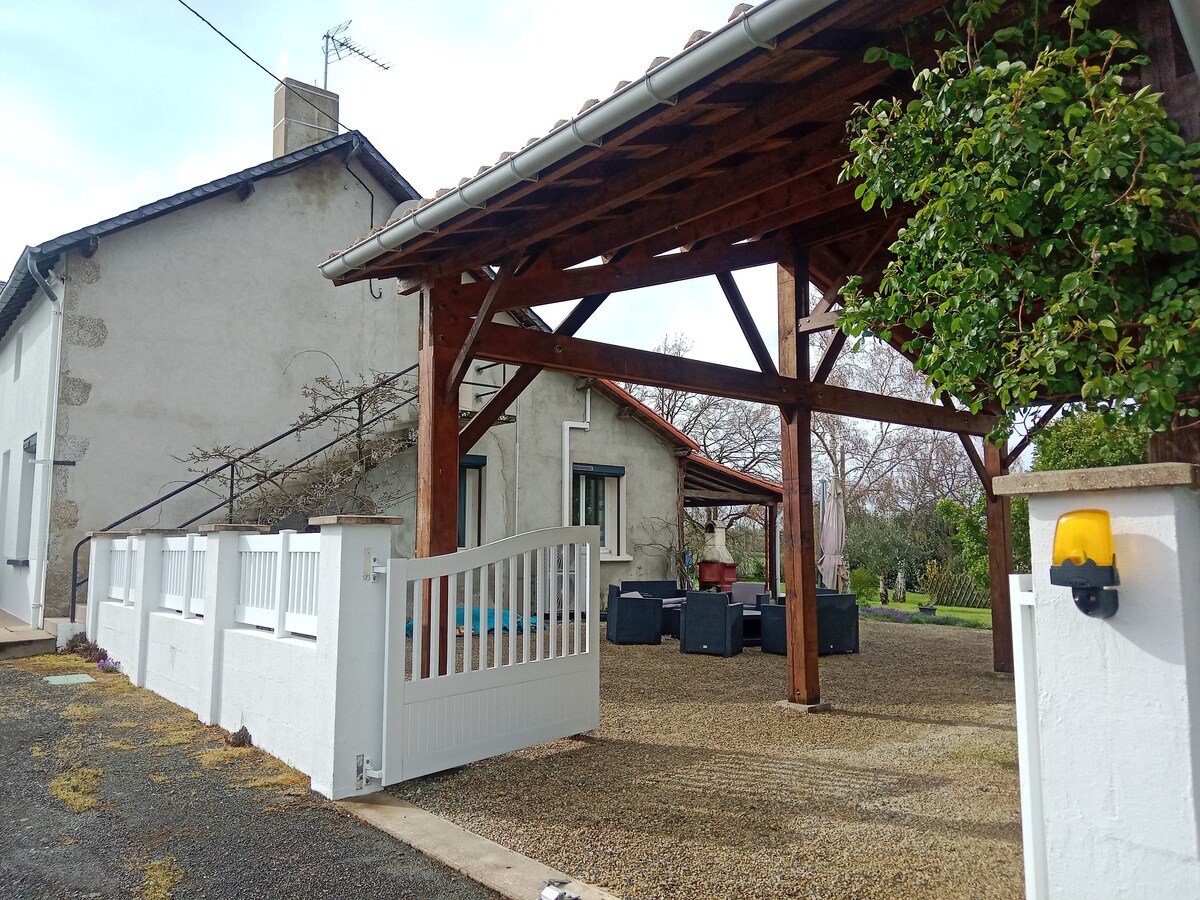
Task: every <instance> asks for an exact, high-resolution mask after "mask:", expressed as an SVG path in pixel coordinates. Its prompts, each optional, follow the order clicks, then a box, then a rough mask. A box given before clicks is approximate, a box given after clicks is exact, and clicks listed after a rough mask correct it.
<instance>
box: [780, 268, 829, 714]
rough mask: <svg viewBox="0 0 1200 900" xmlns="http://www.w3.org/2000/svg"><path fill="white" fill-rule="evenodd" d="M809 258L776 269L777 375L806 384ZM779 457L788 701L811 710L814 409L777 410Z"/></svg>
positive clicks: (816, 697)
mask: <svg viewBox="0 0 1200 900" xmlns="http://www.w3.org/2000/svg"><path fill="white" fill-rule="evenodd" d="M808 283H809V282H808V253H807V250H806V249H805V248H804V247H803V246H794V247H793V248H792V252H791V253H789V254H788V256H787V257H785V258H784V259H783V261H781V262H780V264H779V269H778V273H777V277H776V287H777V294H778V296H777V301H778V310H779V371H780V374H781V375H784V376H790V377H791V378H793V379H795V380H796V381H797V382H799V381H801V380H804V381H807V379H808V372H809V368H808V367H809V360H808V338H806V337H803V336H800V335H798V334H797V333H796V322H797V320H798V319H799V318H800V317H801V316H805V315H807V314H808V309H809V294H808ZM780 456H781V458H782V464H783V465H782V468H783V503H782V506H783V539H782V545H783V567H784V581H785V583H786V585H787V611H786V613H785V616H784V621H785V623H786V629H787V661H788V685H787V699H788V700H789V701H790V702H792V703H801V704H804V705H807V706H813V705H815V704H818V703H820V702H821V674H820V667H819V665H818V661H817V596H816V594H817V568H816V567H817V550H816V543H817V542H816V535H815V534H814V528H813V495H812V409H811V408H810V407H808V406H802V405H798V404H797V405H790V404H789V405H786V406H783V407H781V409H780Z"/></svg>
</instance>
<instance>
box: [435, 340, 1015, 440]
mask: <svg viewBox="0 0 1200 900" xmlns="http://www.w3.org/2000/svg"><path fill="white" fill-rule="evenodd" d="M464 331H465V328H463V327H462V326H461V325H460V326H459V334H461V333H463V332H464ZM455 336H456V335H455V334H454V333H453V332H449V333H447V335H446V338H445V339H446V341H447V343H450V344H454V339H455ZM454 345H455V346H457V344H454ZM476 356H478V357H480V358H481V359H488V360H491V361H493V362H505V363H516V364H524V363H536V364H537V365H540V366H542V367H544V368H547V369H551V370H553V371H557V372H569V373H571V374H574V375H584V376H590V377H594V378H609V379H613V380H615V381H630V382H633V383H635V384H646V385H651V386H654V387H666V388H672V389H676V390H683V391H694V392H696V393H699V394H708V395H712V396H718V397H732V398H735V399H739V400H748V401H750V402H751V403H766V404H770V405H772V406H780V405H785V404H791V403H803V404H805V405H808V406H811V407H812V408H813V410H815V411H817V412H825V413H832V414H834V415H841V416H850V417H852V418H858V419H870V420H873V421H879V422H895V423H897V424H900V425H911V426H913V427H915V428H930V429H933V430H935V431H950V432H958V431H965V432H967V433H968V434H979V435H983V434H987V433H988V432H990V431H991V430H992V428H993V427H994V426H995V417H994V416H991V415H988V414H986V413H969V412H960V411H952V410H948V409H942V408H940V407H937V406H934V405H933V404H931V403H920V402H918V401H915V400H906V399H904V398H901V397H885V396H881V395H879V394H871V393H867V392H865V391H854V390H850V389H848V388H842V387H834V386H832V385H827V384H809V383H807V382H805V381H801V380H799V379H796V378H789V377H786V376H783V375H781V374H780V375H769V374H763V373H762V372H755V371H752V370H750V369H739V368H735V367H733V366H723V365H719V364H717V363H709V362H701V361H699V360H694V359H682V358H680V357H677V356H668V355H667V354H664V353H653V352H651V351H648V350H634V349H631V348H629V347H617V346H614V345H612V344H603V343H598V342H596V341H587V340H583V339H581V338H573V337H565V336H562V335H556V334H546V333H545V332H540V331H533V330H531V329H528V328H518V327H516V326H512V325H500V324H497V323H495V322H493V323H492V324H491V325H490V326H489V327H488V328H486V329H484V331H483V334H482V335H481V336H480V339H479V344H478V346H477V351H476Z"/></svg>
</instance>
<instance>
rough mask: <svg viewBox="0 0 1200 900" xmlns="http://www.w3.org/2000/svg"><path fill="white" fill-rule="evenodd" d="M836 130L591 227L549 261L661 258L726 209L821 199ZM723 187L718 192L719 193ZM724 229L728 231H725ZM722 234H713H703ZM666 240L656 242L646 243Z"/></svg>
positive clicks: (829, 179)
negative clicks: (621, 253)
mask: <svg viewBox="0 0 1200 900" xmlns="http://www.w3.org/2000/svg"><path fill="white" fill-rule="evenodd" d="M842 133H843V132H842V129H840V128H833V127H826V128H823V129H821V130H820V131H819V132H817V134H816V135H815V136H814V139H813V142H812V144H808V143H804V144H801V145H800V146H799V147H798V148H796V149H794V150H792V152H791V153H789V154H787V155H786V156H779V155H774V156H766V155H764V156H760V157H757V158H755V159H753V160H752V161H751V162H748V163H746V164H745V165H744V166H742V167H741V168H740V169H738V170H736V171H735V172H731V173H729V174H728V175H727V176H726V177H724V178H723V179H722V184H721V185H719V186H714V185H713V184H710V183H709V182H701V183H700V184H697V185H695V186H693V187H691V188H689V189H687V190H685V191H681V192H680V193H679V194H677V195H675V196H673V197H671V198H669V199H667V200H664V201H661V202H659V203H644V204H641V205H640V208H638V210H637V211H636V213H634V212H630V213H628V214H627V215H625V216H622V217H621V219H620V220H618V221H616V222H613V223H610V224H608V225H595V226H593V227H592V228H590V229H588V230H586V231H583V232H581V233H580V234H578V235H576V236H574V237H572V238H571V239H569V240H566V241H560V242H559V243H558V244H557V245H556V246H554V247H553V248H552V249H551V250H550V252H549V256H550V258H551V259H552V260H554V262H555V264H556V265H559V266H563V267H566V266H572V265H576V264H577V263H580V262H582V261H584V260H587V259H592V258H593V257H596V256H602V255H604V254H605V253H611V252H613V251H614V250H617V249H619V248H621V247H626V246H631V245H635V244H641V243H643V242H646V249H647V252H649V253H650V254H654V253H661V252H664V251H666V250H671V249H674V248H675V247H679V246H681V245H683V244H686V243H690V242H691V241H693V240H698V238H699V237H704V236H707V235H705V234H702V233H701V234H699V235H698V236H697V237H692V238H690V239H688V238H681V239H680V240H675V239H674V236H675V235H677V234H681V228H682V232H686V233H687V234H694V233H695V232H694V231H693V230H692V229H689V228H687V227H686V226H688V225H690V224H691V223H693V222H695V221H697V220H707V219H712V218H713V217H717V216H720V215H721V213H722V211H725V210H732V212H731V215H733V216H734V217H736V216H739V215H743V214H746V213H747V212H753V213H754V215H755V217H756V218H761V217H762V216H763V215H764V214H765V213H764V212H762V210H763V209H767V210H770V211H772V212H773V211H775V210H776V209H779V208H781V206H792V205H795V204H796V203H798V202H800V201H801V200H803V199H807V198H808V197H809V196H811V195H813V194H823V193H826V192H828V191H830V190H832V189H833V188H834V187H836V185H837V179H838V173H839V171H840V170H841V166H840V163H838V162H835V163H830V162H829V150H828V147H827V146H826V144H825V143H824V142H825V141H833V140H840V139H841V136H842ZM722 188H723V189H722ZM726 227H728V226H726ZM720 230H723V229H721V228H717V229H714V230H713V231H710V232H709V233H715V232H716V231H720ZM663 234H665V235H667V237H666V238H664V239H663V240H659V241H654V240H650V239H653V238H655V237H657V236H658V235H663Z"/></svg>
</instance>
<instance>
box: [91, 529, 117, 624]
mask: <svg viewBox="0 0 1200 900" xmlns="http://www.w3.org/2000/svg"><path fill="white" fill-rule="evenodd" d="M91 538H92V546H91V547H90V548H89V552H88V589H87V601H86V602H87V628H86V631H87V636H88V640H89V641H94V640H96V632H97V630H98V628H99V622H100V604H101V603H103V602H104V601H105V600H107V599H108V582H109V579H110V578H111V577H112V542H113V538H112V537H111V536H110V535H107V534H105V533H104V532H102V531H95V532H92V535H91Z"/></svg>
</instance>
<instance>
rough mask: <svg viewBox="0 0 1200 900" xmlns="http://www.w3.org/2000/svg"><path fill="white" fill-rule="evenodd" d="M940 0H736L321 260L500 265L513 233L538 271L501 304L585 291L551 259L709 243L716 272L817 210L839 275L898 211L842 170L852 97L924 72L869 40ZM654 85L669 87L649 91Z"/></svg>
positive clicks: (527, 264)
mask: <svg viewBox="0 0 1200 900" xmlns="http://www.w3.org/2000/svg"><path fill="white" fill-rule="evenodd" d="M940 5H941V3H940V2H939V0H882V2H873V3H863V2H829V0H765V2H763V3H761V4H759V5H758V6H757V7H755V8H753V9H750V8H749V7H746V6H741V7H738V9H737V10H735V15H734V16H733V17H732V18H731V21H730V22H729V23H728V24H727V25H726V26H725V27H724V28H722V29H720V30H719V31H717V32H714V33H712V34H709V35H704V33H703V32H698V33H697V34H696V35H693V39H692V40H691V41H689V43H688V46H687V47H686V48H685V49H684V50H683V51H682V52H681V53H680V54H678V55H677V56H676V57H674V58H673V59H670V60H662V61H656V63H657V65H654V66H652V68H651V69H650V70H649V71H648V73H647V74H646V75H645V76H644V77H643V78H641V79H639V80H638V81H636V82H633V83H630V84H623V85H621V86H618V90H617V91H616V92H615V93H614V94H613V95H612V96H610V97H609V98H607V99H606V100H605V101H603V102H599V103H598V102H596V101H588V103H587V104H585V106H584V109H583V110H582V111H581V113H580V114H579V115H578V116H577V117H576V118H574V119H572V120H569V121H564V122H562V123H560V124H559V125H558V126H557V127H556V129H555V130H554V131H552V132H551V133H550V134H548V135H546V136H545V137H543V138H540V139H538V140H536V141H533V142H531V143H530V145H528V146H527V147H526V148H524V149H523V150H522V151H520V152H518V153H516V154H511V155H510V154H505V155H504V156H502V157H501V159H500V161H499V162H497V163H496V164H495V165H493V166H491V167H490V168H486V169H483V170H481V171H480V173H479V174H478V175H476V176H475V177H474V178H472V179H464V181H463V182H462V183H461V184H460V185H459V187H457V188H455V189H453V190H450V191H446V192H440V193H439V196H438V197H437V198H435V199H432V200H425V201H422V204H421V205H420V206H419V207H417V208H415V209H412V210H409V211H408V212H407V213H406V214H405V215H404V216H403V217H402V218H401V219H399V220H398V221H396V222H394V223H390V224H389V225H387V226H385V227H384V228H383V229H381V230H380V231H379V232H378V233H376V234H375V235H373V236H372V237H371V238H369V239H366V240H364V241H360V242H359V243H358V244H356V245H355V246H354V247H352V248H350V249H349V250H347V251H346V252H344V253H343V254H340V255H338V256H335V257H334V258H332V259H331V260H329V261H328V262H327V263H326V264H324V265H323V266H322V270H323V271H324V273H325V274H326V275H327V276H329V277H333V278H335V279H337V280H338V281H343V282H344V281H355V280H360V279H362V278H368V277H376V278H378V277H389V276H396V277H398V278H399V279H400V280H401V283H402V287H403V286H405V285H407V286H416V285H418V284H420V283H423V282H427V281H429V280H430V279H434V278H438V277H445V276H452V275H454V274H457V273H459V272H462V271H465V270H467V269H470V268H474V267H478V266H482V265H496V264H500V263H501V262H502V261H504V260H505V259H506V258H508V257H509V255H510V253H511V251H512V250H513V249H514V248H518V249H519V250H520V253H521V257H522V262H521V263H520V266H521V267H523V271H524V273H525V274H524V275H523V276H522V277H521V278H517V279H515V280H514V282H513V288H517V286H518V285H520V284H521V283H522V282H523V281H524V280H525V279H529V281H530V283H529V285H528V287H529V290H512V291H511V292H510V293H509V295H508V299H507V300H506V301H505V304H508V303H512V304H517V303H521V304H530V303H536V302H550V299H549V298H550V297H551V296H554V297H555V299H560V300H561V299H568V297H567V296H560V295H562V294H563V293H564V292H566V293H568V294H569V296H570V297H576V296H581V294H579V293H570V291H572V290H577V289H578V288H577V284H578V283H579V282H581V279H579V278H576V279H574V280H573V281H574V283H573V284H572V285H571V287H569V288H568V287H566V286H565V285H564V286H563V287H562V288H560V289H558V290H554V289H553V288H551V286H550V285H549V284H547V283H546V282H547V277H546V276H548V275H549V274H550V273H559V272H562V271H563V270H564V269H567V268H569V267H572V266H577V265H579V264H580V263H584V262H586V261H589V260H593V259H596V258H598V257H600V258H605V259H610V260H611V259H613V258H615V257H619V256H621V255H625V254H630V253H636V254H637V255H638V256H651V257H653V256H657V255H659V254H662V253H665V252H667V251H671V250H674V249H676V248H685V249H691V250H693V251H694V250H696V249H699V248H700V247H707V248H710V252H709V253H708V254H707V256H708V257H709V258H708V259H706V260H705V261H704V262H707V265H706V264H704V262H701V261H700V260H699V259H698V258H696V262H697V263H699V265H697V267H696V269H695V274H697V275H702V274H711V273H712V272H714V271H715V269H714V260H713V259H712V258H711V257H713V256H714V255H719V251H720V250H722V249H725V250H729V249H730V248H733V245H735V244H737V243H738V242H740V241H754V240H756V239H758V238H761V237H763V236H764V235H769V234H772V233H774V232H777V231H778V230H780V229H782V228H785V227H789V226H803V225H805V223H808V224H810V225H811V231H810V233H809V234H807V235H806V237H805V241H806V243H807V244H808V245H809V247H810V251H811V252H812V256H811V258H810V266H811V268H812V274H813V277H814V280H815V281H816V282H817V283H818V284H828V283H829V282H831V281H832V280H834V279H836V278H837V277H838V276H839V275H841V274H842V272H843V270H848V269H850V268H857V266H856V265H855V263H857V262H858V261H859V259H860V257H861V256H862V255H863V254H864V253H867V252H868V251H869V250H871V249H872V248H875V249H879V244H880V234H881V232H882V230H883V229H885V228H887V226H888V223H887V222H886V220H885V219H884V218H883V217H882V216H881V215H880V214H879V213H878V212H875V213H866V212H864V211H863V210H862V209H861V207H860V206H859V205H858V203H857V201H856V200H855V198H854V193H853V186H852V185H845V184H842V185H839V184H838V174H839V171H840V168H841V160H842V159H843V158H844V156H845V154H846V145H845V122H846V119H847V118H848V116H849V115H850V113H851V111H852V109H853V106H854V104H855V103H856V102H859V101H864V100H869V99H871V98H873V97H878V96H883V95H887V96H891V95H892V94H893V93H895V92H897V91H903V90H904V89H905V87H906V85H907V82H908V81H909V80H910V78H911V76H909V75H906V74H903V73H895V72H892V71H891V70H890V69H888V67H886V66H881V65H879V64H867V63H864V62H863V61H862V60H863V52H864V50H866V49H867V48H869V47H871V46H874V45H878V44H886V43H889V42H893V41H895V40H896V36H897V33H898V32H897V26H898V25H899V24H900V23H902V22H904V21H906V20H908V19H911V18H912V17H913V16H916V15H920V14H922V13H926V12H929V11H930V10H932V9H934V8H936V7H938V6H940ZM788 22H790V23H791V24H785V25H783V26H781V24H780V23H788ZM772 23H774V24H772ZM772 28H774V29H775V31H774V33H771V29H772ZM645 95H649V96H650V97H655V96H657V97H660V98H661V100H662V102H661V103H658V102H655V101H654V100H653V99H650V100H639V98H643V97H644V96H645ZM618 106H623V107H628V110H627V113H628V114H627V115H621V110H618V109H615V108H616V107H618ZM643 106H644V107H645V108H644V109H642V111H640V112H639V111H638V110H639V109H641V108H642V107H643ZM599 129H606V130H604V131H603V132H600V131H599ZM572 147H574V149H571V148H572ZM555 148H558V150H557V151H555ZM551 151H555V152H551ZM556 157H557V158H556ZM505 184H507V185H508V186H506V187H505V186H504V185H505ZM755 249H756V248H754V247H753V246H751V247H744V246H742V247H737V248H735V252H732V253H727V254H726V256H727V260H725V261H724V262H728V263H730V265H726V266H725V268H726V269H729V268H740V267H743V266H746V265H757V264H762V263H764V262H771V261H774V259H775V257H774V255H772V253H771V252H770V251H769V250H767V249H766V248H757V249H758V251H759V252H757V253H756V252H755ZM715 262H716V264H718V265H719V264H721V263H722V261H720V260H717V261H715ZM678 265H679V267H683V265H684V264H683V262H682V261H680V263H679V264H678ZM539 274H540V275H542V276H543V277H542V278H541V283H538V278H537V277H536V276H537V275H539ZM653 283H657V282H653ZM629 286H630V287H636V286H639V284H637V283H631V284H629ZM547 291H548V292H547Z"/></svg>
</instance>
